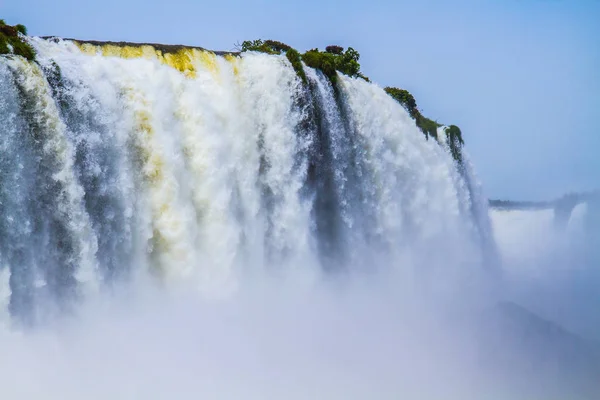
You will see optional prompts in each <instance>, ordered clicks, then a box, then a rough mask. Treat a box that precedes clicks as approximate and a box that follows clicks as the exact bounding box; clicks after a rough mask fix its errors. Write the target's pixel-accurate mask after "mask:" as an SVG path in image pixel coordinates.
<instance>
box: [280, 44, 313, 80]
mask: <svg viewBox="0 0 600 400" xmlns="http://www.w3.org/2000/svg"><path fill="white" fill-rule="evenodd" d="M285 56H286V57H287V59H288V60H289V61H290V63H291V64H292V67H294V71H296V74H297V75H298V76H299V77H300V79H301V80H302V83H304V84H307V83H308V79H306V73H305V72H304V67H303V66H302V57H301V56H300V53H298V50H296V49H292V48H290V49H288V50H287V51H286V53H285Z"/></svg>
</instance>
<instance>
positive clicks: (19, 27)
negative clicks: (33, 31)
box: [15, 24, 27, 35]
mask: <svg viewBox="0 0 600 400" xmlns="http://www.w3.org/2000/svg"><path fill="white" fill-rule="evenodd" d="M15 29H16V30H17V31H19V33H21V34H23V35H27V28H26V27H25V25H21V24H17V25H15Z"/></svg>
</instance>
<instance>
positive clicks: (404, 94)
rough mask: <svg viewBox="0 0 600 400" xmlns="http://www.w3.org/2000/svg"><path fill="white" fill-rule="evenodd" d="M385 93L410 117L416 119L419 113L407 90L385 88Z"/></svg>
mask: <svg viewBox="0 0 600 400" xmlns="http://www.w3.org/2000/svg"><path fill="white" fill-rule="evenodd" d="M384 90H385V92H386V93H387V94H389V95H390V96H392V97H393V98H394V99H395V100H396V101H397V102H398V103H400V104H402V106H403V107H404V108H405V109H406V111H408V113H409V114H410V116H411V117H413V118H415V119H416V114H417V113H418V112H419V110H418V109H417V102H416V100H415V98H414V97H413V95H412V94H410V93H409V92H408V90H404V89H398V88H395V87H389V86H388V87H386V88H385V89H384Z"/></svg>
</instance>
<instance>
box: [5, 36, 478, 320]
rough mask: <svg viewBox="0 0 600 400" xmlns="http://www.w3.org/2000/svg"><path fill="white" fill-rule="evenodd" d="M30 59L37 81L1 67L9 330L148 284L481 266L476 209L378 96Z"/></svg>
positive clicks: (237, 74) (162, 60)
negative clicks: (101, 292) (146, 279)
mask: <svg viewBox="0 0 600 400" xmlns="http://www.w3.org/2000/svg"><path fill="white" fill-rule="evenodd" d="M32 43H33V45H34V46H35V48H36V50H37V53H38V63H39V65H38V64H37V63H33V62H31V63H30V62H26V61H25V60H23V59H21V58H19V57H6V58H4V57H3V58H1V59H0V77H1V78H0V85H2V98H1V99H0V101H1V102H0V107H1V111H2V112H1V113H0V118H1V119H2V121H1V123H0V129H1V132H0V140H1V142H0V143H1V145H2V154H3V156H2V159H1V160H0V163H1V164H0V189H1V192H0V196H1V197H0V207H1V212H0V216H1V217H0V238H1V241H0V245H1V247H0V257H1V266H2V268H3V269H4V273H5V274H7V276H9V285H8V286H9V289H10V294H6V293H5V294H4V297H5V298H6V297H9V298H10V301H9V306H8V308H9V310H10V312H11V313H12V314H13V315H15V316H18V317H20V318H21V319H23V320H30V321H34V320H37V319H39V318H40V315H43V314H44V313H46V312H47V311H48V310H47V309H48V307H49V306H48V305H49V304H55V305H59V306H61V307H63V306H66V305H67V304H68V303H69V302H70V301H71V300H72V299H74V298H75V297H80V296H84V297H85V296H87V295H88V294H89V293H90V292H94V291H96V290H97V289H98V288H102V287H107V286H110V285H111V284H112V283H114V282H115V281H116V280H117V278H124V277H132V276H133V277H135V276H140V275H146V274H151V275H158V276H160V277H161V279H164V280H166V281H175V282H180V284H185V285H191V286H197V287H200V288H201V289H202V290H206V291H209V292H212V293H215V294H219V293H225V292H227V291H229V290H232V289H234V288H235V287H236V286H238V285H240V284H241V282H242V281H243V279H242V277H243V276H246V275H248V274H250V275H253V274H254V275H256V274H260V273H262V272H261V271H262V270H264V269H266V270H269V271H275V272H277V271H302V273H307V272H310V271H312V272H310V273H313V274H314V273H318V272H319V271H321V270H369V269H371V270H373V269H377V268H391V269H394V270H397V271H401V273H405V274H406V276H410V275H411V274H414V273H417V274H418V273H420V272H419V271H418V269H419V268H426V267H428V268H430V269H431V266H433V265H438V266H443V267H445V268H452V267H456V266H460V268H459V269H462V270H464V271H466V273H467V274H471V273H472V272H473V270H476V269H477V268H479V267H480V264H481V262H482V258H481V253H482V251H481V250H480V249H478V248H477V247H478V244H477V240H473V237H474V236H473V235H476V236H478V237H480V238H481V237H482V236H485V235H487V229H488V228H487V225H486V224H488V221H487V217H486V216H484V215H485V210H483V209H482V206H481V205H482V204H483V199H482V198H480V195H479V193H478V192H477V191H475V190H472V188H471V187H470V186H469V185H467V184H465V180H464V178H463V175H465V174H460V173H459V172H458V170H457V168H456V166H455V163H454V161H453V159H452V157H451V155H450V154H449V152H448V151H447V149H445V148H444V147H443V146H439V145H438V144H437V143H436V142H435V141H434V140H426V139H425V137H424V136H423V135H422V134H421V132H419V130H418V128H417V127H416V126H415V124H414V122H413V121H412V120H411V119H410V117H409V115H408V113H407V112H406V111H405V110H404V109H403V108H402V107H401V106H400V105H399V104H398V103H396V102H395V101H394V100H393V99H391V98H390V97H389V96H388V95H387V94H386V93H385V92H384V91H383V90H382V89H381V88H379V87H378V86H376V85H373V84H370V83H367V82H365V81H362V80H360V79H353V78H348V77H346V76H340V80H339V82H338V84H337V88H336V89H335V90H334V87H333V86H332V84H331V83H330V82H329V80H328V79H327V78H326V77H325V76H324V75H323V74H321V72H319V71H315V70H312V69H310V68H306V67H305V69H306V71H307V76H308V85H303V84H302V82H301V80H300V79H299V78H298V77H297V75H296V73H295V71H294V70H293V68H292V67H291V65H290V64H289V62H288V61H287V60H286V59H285V57H279V56H267V55H262V54H254V53H247V54H244V55H243V56H240V57H237V56H230V55H225V56H217V55H215V54H213V53H210V52H205V51H201V50H197V49H187V50H180V51H179V52H178V53H176V54H163V53H161V52H160V51H156V50H155V49H154V48H152V47H150V46H139V47H132V46H129V47H128V46H125V47H117V46H111V45H104V46H100V45H98V46H96V45H91V44H79V45H78V44H75V43H73V42H70V41H49V40H42V39H32ZM472 209H477V210H478V211H477V212H476V213H473V212H472ZM473 215H477V218H473ZM482 232H484V233H482ZM431 248H435V249H436V251H430V249H431ZM42 308H44V310H42Z"/></svg>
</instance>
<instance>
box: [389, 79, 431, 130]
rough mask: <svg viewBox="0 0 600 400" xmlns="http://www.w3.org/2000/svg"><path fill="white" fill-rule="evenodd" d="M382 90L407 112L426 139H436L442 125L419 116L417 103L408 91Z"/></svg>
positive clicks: (392, 88)
mask: <svg viewBox="0 0 600 400" xmlns="http://www.w3.org/2000/svg"><path fill="white" fill-rule="evenodd" d="M384 90H385V91H386V93H387V94H389V95H390V96H392V97H393V98H394V99H395V100H396V101H397V102H398V103H400V104H401V105H402V107H404V108H405V109H406V111H408V114H409V115H410V116H411V117H412V118H413V119H414V120H415V123H416V124H417V126H418V127H419V129H421V131H422V132H423V133H424V134H425V137H426V138H427V139H429V137H430V136H432V137H434V138H436V139H437V129H438V128H439V127H440V126H442V125H440V124H438V123H437V122H436V121H433V120H431V119H429V118H427V117H425V116H424V115H423V114H421V111H419V108H418V107H417V101H416V100H415V98H414V97H413V95H412V94H410V93H409V91H408V90H404V89H398V88H395V87H386V88H385V89H384Z"/></svg>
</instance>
